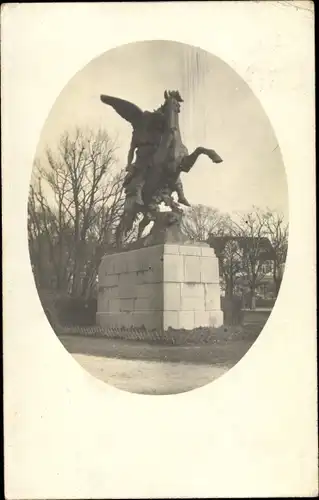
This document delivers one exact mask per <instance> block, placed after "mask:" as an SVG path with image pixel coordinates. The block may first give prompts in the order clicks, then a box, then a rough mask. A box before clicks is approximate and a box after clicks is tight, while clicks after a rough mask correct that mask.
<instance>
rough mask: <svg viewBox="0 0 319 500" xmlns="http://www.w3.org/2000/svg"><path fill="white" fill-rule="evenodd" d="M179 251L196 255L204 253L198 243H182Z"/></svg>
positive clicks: (183, 253)
mask: <svg viewBox="0 0 319 500" xmlns="http://www.w3.org/2000/svg"><path fill="white" fill-rule="evenodd" d="M179 253H180V254H181V255H195V256H198V257H200V256H201V255H202V252H201V247H200V246H197V245H180V246H179Z"/></svg>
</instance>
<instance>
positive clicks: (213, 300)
mask: <svg viewBox="0 0 319 500" xmlns="http://www.w3.org/2000/svg"><path fill="white" fill-rule="evenodd" d="M204 289H205V310H206V311H213V310H218V309H220V302H221V300H220V287H219V285H215V284H211V283H209V284H207V283H206V284H205V285H204Z"/></svg>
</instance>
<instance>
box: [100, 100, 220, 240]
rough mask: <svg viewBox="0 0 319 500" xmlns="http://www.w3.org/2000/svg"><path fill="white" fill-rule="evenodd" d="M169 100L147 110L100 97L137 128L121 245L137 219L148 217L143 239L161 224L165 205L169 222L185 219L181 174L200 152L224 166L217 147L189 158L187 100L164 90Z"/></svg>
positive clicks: (200, 149)
mask: <svg viewBox="0 0 319 500" xmlns="http://www.w3.org/2000/svg"><path fill="white" fill-rule="evenodd" d="M164 98H165V101H164V104H163V105H162V106H160V107H159V108H158V109H156V110H154V111H153V112H150V111H142V110H141V109H140V108H139V107H138V106H136V105H135V104H132V103H130V102H128V101H125V100H123V99H119V98H116V97H111V96H107V95H101V101H102V102H103V103H105V104H108V105H109V106H111V107H112V108H113V109H114V110H115V111H116V112H117V113H118V114H119V115H120V116H121V117H122V118H124V119H125V120H127V121H128V122H129V123H130V124H131V125H132V127H133V135H132V141H131V146H130V150H129V153H128V162H127V163H128V164H127V167H126V170H127V173H126V176H125V179H124V187H125V194H126V199H125V205H124V212H123V215H122V219H121V222H120V224H119V226H118V228H117V232H116V241H117V245H118V246H121V244H122V241H123V237H124V236H125V235H126V234H127V232H128V231H130V230H131V229H132V227H133V224H134V222H135V221H136V219H137V217H138V215H139V214H143V216H144V217H143V219H142V221H141V222H140V224H139V228H138V236H139V237H140V236H141V235H142V233H143V230H144V229H145V227H146V226H147V225H148V224H149V223H150V222H151V221H155V220H156V217H157V215H158V213H159V206H160V204H161V203H162V202H164V204H165V205H166V206H167V207H169V208H170V209H171V215H170V216H169V217H167V220H168V221H169V222H168V223H169V224H172V223H173V222H174V220H176V221H178V220H180V214H181V212H182V209H181V207H180V204H181V205H186V206H190V204H189V202H188V201H187V199H186V198H185V195H184V190H183V185H182V181H181V178H180V174H181V172H189V171H190V170H191V168H192V167H193V165H194V164H195V162H196V160H197V158H198V157H199V156H200V155H201V154H204V155H206V156H208V157H209V158H210V159H211V160H212V161H213V162H214V163H221V162H222V159H221V158H220V156H219V155H218V154H217V153H216V152H215V151H214V150H213V149H207V148H204V147H197V148H196V149H195V151H194V152H193V153H191V154H188V150H187V148H186V147H185V146H184V144H183V143H182V139H181V133H180V129H179V113H180V106H181V103H182V102H183V99H182V98H181V96H180V93H179V92H178V91H170V92H167V91H165V93H164ZM134 157H135V161H134ZM174 192H176V193H177V196H178V203H176V202H175V201H174V199H173V197H172V194H173V193H174ZM174 214H175V215H176V217H175V218H174Z"/></svg>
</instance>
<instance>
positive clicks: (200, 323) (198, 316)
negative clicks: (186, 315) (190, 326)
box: [194, 311, 210, 328]
mask: <svg viewBox="0 0 319 500" xmlns="http://www.w3.org/2000/svg"><path fill="white" fill-rule="evenodd" d="M209 320H210V316H209V312H208V311H195V312H194V328H200V327H208V326H210V323H209Z"/></svg>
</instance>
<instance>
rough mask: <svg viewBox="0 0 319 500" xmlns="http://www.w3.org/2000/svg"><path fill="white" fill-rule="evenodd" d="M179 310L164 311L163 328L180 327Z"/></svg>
mask: <svg viewBox="0 0 319 500" xmlns="http://www.w3.org/2000/svg"><path fill="white" fill-rule="evenodd" d="M179 314H180V313H179V312H178V311H164V313H163V328H164V330H167V329H168V328H175V329H178V328H179Z"/></svg>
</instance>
